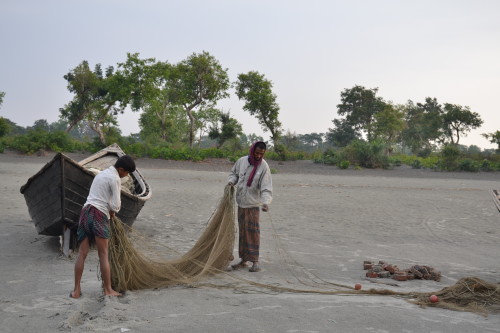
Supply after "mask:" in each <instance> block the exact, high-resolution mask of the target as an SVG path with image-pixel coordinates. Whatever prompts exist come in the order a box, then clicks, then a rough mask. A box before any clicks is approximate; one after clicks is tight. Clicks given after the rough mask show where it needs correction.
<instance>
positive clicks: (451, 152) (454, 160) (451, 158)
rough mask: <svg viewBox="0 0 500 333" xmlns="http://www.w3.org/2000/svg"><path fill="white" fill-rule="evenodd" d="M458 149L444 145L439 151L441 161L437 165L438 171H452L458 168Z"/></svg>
mask: <svg viewBox="0 0 500 333" xmlns="http://www.w3.org/2000/svg"><path fill="white" fill-rule="evenodd" d="M460 155H461V153H460V149H458V147H457V146H456V145H453V144H450V145H445V146H444V147H443V149H442V150H441V160H440V163H439V167H440V169H443V170H448V171H453V170H456V169H457V168H458V165H459V163H458V162H459V161H458V159H459V157H460Z"/></svg>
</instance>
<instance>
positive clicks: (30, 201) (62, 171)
mask: <svg viewBox="0 0 500 333" xmlns="http://www.w3.org/2000/svg"><path fill="white" fill-rule="evenodd" d="M124 154H125V153H124V152H123V151H122V150H121V149H120V147H119V146H118V145H117V144H113V145H111V146H109V147H106V148H104V149H102V150H101V151H99V152H97V153H95V154H93V155H91V156H89V157H88V158H86V159H84V160H82V161H80V162H76V161H74V160H73V159H71V158H69V157H68V156H66V155H64V154H62V153H58V154H56V155H55V156H54V158H53V159H52V160H51V161H50V162H48V163H47V164H46V165H45V166H44V167H43V168H42V169H41V170H40V171H38V172H37V173H36V174H35V175H34V176H32V177H31V178H29V179H28V181H27V182H26V184H24V185H23V186H22V187H21V193H22V194H23V195H24V198H25V200H26V204H27V206H28V211H29V214H30V216H31V219H32V220H33V223H34V224H35V227H36V230H37V232H38V233H39V234H42V235H50V236H61V235H63V234H64V233H65V231H67V230H72V231H75V230H76V228H77V226H78V218H79V215H80V211H81V209H82V207H83V205H84V204H85V201H86V200H87V196H88V194H89V190H90V185H91V184H92V180H93V179H94V176H95V170H96V169H99V170H104V169H106V168H108V167H109V166H112V165H114V164H115V162H116V160H117V159H118V157H120V156H122V155H124ZM92 170H94V171H92ZM130 178H131V179H130V183H131V184H133V185H132V188H130V189H129V190H125V189H124V188H123V187H122V191H121V203H122V205H121V209H120V212H119V213H118V214H117V216H118V217H119V218H120V219H121V220H122V221H123V222H124V223H125V224H127V225H129V226H131V225H132V224H133V223H134V221H135V219H136V217H137V215H138V214H139V212H140V210H141V209H142V207H143V206H144V204H145V202H146V201H147V200H148V199H149V198H150V197H151V188H150V187H149V185H148V184H147V182H146V180H145V179H144V177H143V176H142V175H141V173H140V172H139V170H136V171H134V172H133V173H131V174H130Z"/></svg>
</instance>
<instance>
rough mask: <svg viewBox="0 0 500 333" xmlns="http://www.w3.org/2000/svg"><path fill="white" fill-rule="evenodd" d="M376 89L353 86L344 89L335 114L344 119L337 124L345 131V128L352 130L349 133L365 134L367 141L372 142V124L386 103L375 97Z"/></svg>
mask: <svg viewBox="0 0 500 333" xmlns="http://www.w3.org/2000/svg"><path fill="white" fill-rule="evenodd" d="M377 92H378V88H373V89H366V88H365V87H363V86H358V85H356V86H354V87H353V88H351V89H344V91H342V92H341V93H340V100H341V103H340V104H338V105H337V114H338V115H339V116H344V117H345V118H344V119H343V120H341V122H343V123H344V122H345V124H340V123H337V125H340V127H341V128H342V129H343V130H344V131H345V130H346V127H348V126H350V127H352V128H354V131H351V133H353V132H354V133H357V132H361V133H363V132H364V133H365V134H366V138H367V140H368V141H372V140H373V123H374V122H375V115H376V114H377V113H379V112H382V111H383V110H384V108H385V107H386V103H385V102H384V101H383V99H382V98H381V97H377V96H376V95H377Z"/></svg>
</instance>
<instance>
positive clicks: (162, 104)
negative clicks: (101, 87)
mask: <svg viewBox="0 0 500 333" xmlns="http://www.w3.org/2000/svg"><path fill="white" fill-rule="evenodd" d="M173 70H174V66H172V65H171V64H169V63H168V62H161V61H156V59H154V58H146V59H141V58H139V54H138V53H134V54H130V53H128V54H127V60H126V62H124V63H120V64H118V71H117V75H116V77H117V78H119V81H120V82H121V83H122V84H120V86H122V87H124V88H123V89H122V104H123V105H130V107H131V109H132V111H134V112H137V111H141V110H142V111H143V113H142V114H141V116H140V121H139V126H140V128H141V135H143V136H144V137H151V138H154V137H156V138H161V139H162V140H163V141H165V142H173V141H175V140H177V139H179V133H178V129H179V128H180V127H181V123H180V122H182V121H183V119H182V118H181V119H180V118H179V109H180V106H179V105H177V104H176V101H175V96H173V92H172V79H173Z"/></svg>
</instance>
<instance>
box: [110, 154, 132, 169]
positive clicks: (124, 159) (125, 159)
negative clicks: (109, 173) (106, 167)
mask: <svg viewBox="0 0 500 333" xmlns="http://www.w3.org/2000/svg"><path fill="white" fill-rule="evenodd" d="M115 168H117V169H118V168H123V170H125V171H128V172H134V171H135V162H134V160H133V159H132V157H130V156H129V155H123V156H120V157H119V158H118V159H117V160H116V163H115Z"/></svg>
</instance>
